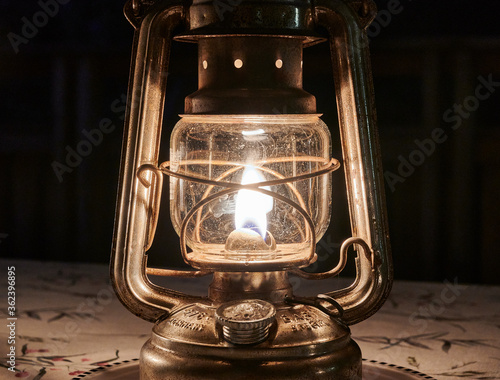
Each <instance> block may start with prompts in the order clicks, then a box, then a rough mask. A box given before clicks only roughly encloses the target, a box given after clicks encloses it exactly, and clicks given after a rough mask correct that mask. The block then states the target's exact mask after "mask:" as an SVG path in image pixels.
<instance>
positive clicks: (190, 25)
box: [111, 0, 392, 380]
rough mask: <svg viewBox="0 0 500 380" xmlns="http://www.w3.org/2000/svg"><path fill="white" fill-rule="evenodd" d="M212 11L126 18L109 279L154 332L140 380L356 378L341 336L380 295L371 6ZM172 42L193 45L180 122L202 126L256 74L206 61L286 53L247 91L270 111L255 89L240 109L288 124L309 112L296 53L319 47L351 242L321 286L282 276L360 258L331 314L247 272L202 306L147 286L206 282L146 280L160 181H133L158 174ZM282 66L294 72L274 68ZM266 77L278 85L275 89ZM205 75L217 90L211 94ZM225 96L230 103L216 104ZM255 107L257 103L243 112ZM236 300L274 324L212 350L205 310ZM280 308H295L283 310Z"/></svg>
mask: <svg viewBox="0 0 500 380" xmlns="http://www.w3.org/2000/svg"><path fill="white" fill-rule="evenodd" d="M217 1H218V0H217ZM217 1H211V0H194V1H193V3H192V4H191V3H189V2H183V1H175V0H174V1H172V0H131V1H129V2H128V3H127V4H126V6H125V13H126V16H127V18H128V19H129V20H130V22H131V23H132V25H134V27H135V28H136V32H135V37H134V47H133V57H134V58H133V63H132V68H131V76H130V83H129V97H128V99H129V101H128V106H127V115H126V128H125V132H124V140H123V141H124V143H123V152H122V164H121V174H120V184H119V195H118V202H117V211H116V221H115V233H114V239H113V251H112V259H111V277H112V282H113V285H114V287H115V290H116V293H117V295H118V297H119V299H120V300H121V301H122V302H123V303H124V305H125V306H126V307H127V308H128V309H129V310H131V311H132V312H133V313H134V314H136V315H138V316H139V317H141V318H143V319H145V320H148V321H151V322H155V327H154V330H153V334H152V337H151V339H150V340H149V341H148V342H147V343H146V344H145V346H144V347H143V350H142V353H141V379H142V380H159V379H175V380H179V379H180V380H184V379H186V380H187V379H192V380H194V379H231V380H232V379H243V378H245V379H250V378H259V379H271V378H272V379H292V380H294V379H297V380H298V379H304V380H305V379H308V380H309V379H341V380H343V379H346V380H347V379H356V380H359V379H361V354H360V351H359V348H358V346H357V345H356V343H355V342H353V341H352V340H351V338H350V332H349V328H348V327H347V326H348V325H351V324H354V323H357V322H360V321H362V320H363V319H365V318H367V317H369V316H370V315H372V314H373V313H375V312H376V311H377V310H378V309H379V308H380V307H381V305H382V304H383V302H384V301H385V299H386V298H387V296H388V293H389V291H390V287H391V284H392V262H391V253H390V245H389V235H388V228H387V218H386V211H385V204H384V199H385V197H384V186H383V177H382V173H383V172H382V166H381V159H380V152H379V143H378V135H377V130H376V125H375V121H376V117H375V108H374V100H373V85H372V78H371V70H370V63H369V56H368V40H367V36H366V33H365V28H366V27H367V25H368V24H369V22H370V21H371V20H372V19H373V17H374V15H375V14H376V12H375V6H374V4H373V2H372V1H371V0H315V1H314V4H313V3H312V2H310V1H308V0H290V1H278V0H248V1H243V2H241V3H240V4H236V5H234V7H233V10H232V11H231V12H226V13H224V17H222V18H221V17H220V12H218V11H217V4H216V3H217ZM219 5H220V3H219ZM175 33H176V36H175V35H174V34H175ZM174 37H177V38H178V39H179V40H185V41H190V42H198V43H199V45H200V50H199V51H200V58H199V65H200V74H201V75H200V84H201V85H200V91H201V92H199V93H198V94H195V95H194V96H191V97H190V98H189V99H188V100H187V102H186V105H187V106H186V110H187V111H188V112H192V113H200V114H205V113H214V112H217V113H235V112H242V110H243V109H244V107H242V106H241V104H237V103H238V102H235V103H234V104H233V106H229V107H230V109H228V110H227V111H226V112H223V111H224V110H223V108H224V107H223V104H224V101H225V100H223V101H221V100H215V101H214V100H213V99H212V100H210V98H213V96H215V95H216V94H217V88H218V87H217V86H219V90H221V88H220V86H222V92H219V94H222V95H223V96H222V97H223V98H224V99H226V100H227V99H228V97H231V96H233V95H234V93H238V94H239V95H241V93H242V92H241V91H242V89H245V88H248V87H251V86H250V85H251V83H252V82H251V81H252V80H253V79H252V78H253V77H255V74H256V73H259V72H260V71H261V70H262V69H263V67H264V66H263V65H264V63H262V64H256V66H255V67H253V68H251V70H250V71H248V72H243V71H242V72H240V73H236V72H235V73H233V74H231V75H230V76H227V77H224V76H223V71H222V70H221V69H217V70H215V71H208V67H210V61H211V60H212V59H217V58H214V56H213V55H212V52H213V51H215V52H217V53H218V55H217V57H229V56H230V53H228V52H227V51H224V49H226V48H228V47H230V48H234V49H236V50H238V49H240V50H239V51H241V52H244V53H245V54H249V53H250V52H251V51H252V50H254V49H256V48H258V46H259V45H262V44H265V43H266V42H268V43H269V44H268V46H267V45H266V47H265V48H263V49H262V52H263V56H266V57H269V58H270V59H271V58H273V59H274V58H275V55H273V54H275V53H276V52H279V51H281V50H280V49H281V47H285V49H284V50H283V52H284V53H283V54H288V55H287V59H286V60H285V59H283V60H282V61H283V62H282V63H283V66H282V68H283V70H282V71H273V72H271V71H269V72H266V73H265V75H264V76H263V77H261V79H258V80H257V79H256V81H257V82H255V83H256V86H255V89H258V88H262V86H267V87H266V88H267V89H269V90H270V92H269V93H270V94H271V95H272V96H270V99H273V100H272V101H269V102H268V104H266V101H264V100H263V99H264V97H263V96H262V94H259V93H258V91H257V92H255V93H254V95H252V96H250V97H247V99H246V100H248V101H249V102H248V104H247V105H248V106H249V107H250V111H249V110H248V109H246V108H245V112H250V113H252V112H253V113H255V114H259V113H272V112H273V108H274V107H276V105H278V106H277V107H276V108H278V110H282V109H283V108H282V107H280V105H282V103H281V104H280V101H281V102H283V101H285V102H288V103H286V104H288V106H289V108H290V113H293V112H296V113H312V112H316V110H315V102H314V97H312V95H309V94H307V93H305V92H303V90H302V89H301V86H302V78H301V70H300V68H299V66H298V65H299V61H300V60H301V56H302V50H301V49H302V47H304V46H308V45H311V44H313V43H317V42H320V41H322V40H328V42H329V44H330V48H331V57H332V62H333V71H334V72H333V75H334V80H335V86H336V87H335V91H336V95H337V108H338V113H339V121H340V135H341V139H342V150H343V159H344V170H345V176H346V185H347V186H346V187H347V194H348V201H349V209H350V216H351V225H352V235H353V238H352V239H353V240H348V241H346V245H345V248H344V249H343V253H342V255H341V259H340V262H339V265H338V266H337V267H336V268H334V269H333V270H331V271H328V272H327V273H325V274H322V275H319V276H314V275H311V276H309V275H305V274H303V273H300V272H297V271H296V269H292V270H293V271H295V272H296V273H297V274H301V275H303V277H311V278H323V277H329V276H331V275H335V274H337V273H338V271H340V270H341V268H342V267H343V266H344V265H345V257H346V253H347V246H348V245H350V244H352V245H353V246H354V247H356V248H362V249H360V250H358V255H357V257H356V264H357V277H356V280H355V282H354V283H353V285H352V286H351V287H349V288H346V289H342V290H340V291H334V292H330V293H328V294H327V295H326V296H325V297H324V300H332V301H334V302H323V303H321V298H319V297H318V298H315V297H311V298H305V299H303V300H302V301H301V303H298V302H297V298H294V297H293V292H292V289H291V286H290V283H289V281H288V277H287V272H286V271H276V272H245V268H244V267H242V268H241V271H240V272H237V271H233V270H232V271H231V272H222V270H220V269H219V270H217V268H216V269H215V273H214V275H213V276H214V278H213V282H212V284H211V286H210V288H209V291H208V297H195V296H191V295H188V294H183V293H179V292H175V291H172V290H169V289H166V288H162V287H159V286H157V285H154V284H153V283H151V281H150V280H149V279H148V274H166V275H169V276H191V277H196V276H200V275H205V274H207V273H206V272H202V271H193V272H186V271H175V270H157V269H152V268H151V269H148V268H147V255H146V250H147V247H148V246H149V245H150V243H151V239H152V237H153V235H154V227H155V222H154V220H156V216H157V214H158V212H159V192H160V190H159V189H161V183H160V182H159V181H161V180H160V179H159V175H158V174H154V173H155V171H154V170H150V171H147V172H146V171H145V172H144V173H142V174H141V175H139V173H138V170H139V168H141V167H144V166H146V165H149V166H151V167H152V168H158V155H159V150H160V137H161V127H162V117H163V107H164V102H165V86H166V78H167V70H168V61H169V53H170V44H171V41H172V40H173V38H174ZM221 41H224V42H223V43H221ZM262 41H265V42H262ZM247 45H248V46H247ZM257 53H259V52H257ZM209 59H210V60H209ZM249 59H250V60H249V61H248V62H251V58H249ZM288 59H289V61H290V62H293V64H292V66H290V67H285V65H286V64H287V61H288ZM205 60H206V61H207V64H208V66H207V68H206V69H205V68H204V67H203V65H204V63H203V62H204V61H205ZM215 62H217V61H215ZM271 63H272V60H271ZM224 64H226V63H224ZM224 64H223V65H224ZM243 64H245V62H243ZM266 65H267V63H266ZM204 70H206V72H205V71H204ZM276 72H278V73H281V74H280V75H282V77H275V76H274V74H273V73H276ZM241 73H244V74H241ZM240 74H241V75H240ZM247 74H248V76H245V75H247ZM238 75H239V77H238ZM215 77H218V80H216V81H215V82H214V78H215ZM238 79H239V80H240V81H241V82H239V84H238ZM228 89H229V90H231V91H235V92H231V91H229V92H227V93H225V94H224V91H228ZM202 90H203V91H202ZM290 94H294V95H293V96H289V95H290ZM282 95H283V96H282ZM280 96H282V97H281V100H280V99H279V98H280ZM253 98H255V99H257V100H255V101H254V103H252V102H251V99H253ZM287 99H288V100H287ZM240 103H241V102H240ZM231 107H232V108H231ZM252 109H253V111H252ZM297 270H298V269H297ZM330 297H331V298H330ZM245 299H259V300H265V301H267V302H270V303H272V304H273V305H274V307H275V308H276V316H275V319H274V321H273V322H272V324H271V326H270V327H269V330H268V333H269V334H268V336H267V338H266V339H265V340H264V341H263V342H261V343H258V344H254V345H242V346H240V345H234V344H231V343H229V342H227V341H226V340H225V339H224V334H223V326H222V325H221V324H220V323H219V322H218V321H217V318H216V316H215V311H216V310H217V308H218V307H220V306H221V305H222V304H223V303H226V302H229V301H232V300H245ZM285 300H288V301H290V300H292V301H294V302H296V303H295V304H288V303H286V302H285ZM290 303H293V302H290Z"/></svg>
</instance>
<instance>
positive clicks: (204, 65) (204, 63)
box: [203, 60, 208, 70]
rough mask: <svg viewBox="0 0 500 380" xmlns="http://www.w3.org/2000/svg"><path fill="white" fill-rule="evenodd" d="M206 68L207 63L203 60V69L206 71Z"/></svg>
mask: <svg viewBox="0 0 500 380" xmlns="http://www.w3.org/2000/svg"><path fill="white" fill-rule="evenodd" d="M207 67H208V62H207V60H204V61H203V68H204V69H205V70H206V69H207Z"/></svg>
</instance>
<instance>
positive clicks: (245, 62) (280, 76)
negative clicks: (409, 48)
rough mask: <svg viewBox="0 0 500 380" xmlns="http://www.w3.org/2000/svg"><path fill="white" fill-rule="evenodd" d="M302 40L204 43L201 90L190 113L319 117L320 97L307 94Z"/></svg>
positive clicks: (201, 48) (215, 40) (190, 104)
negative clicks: (284, 111) (283, 114)
mask: <svg viewBox="0 0 500 380" xmlns="http://www.w3.org/2000/svg"><path fill="white" fill-rule="evenodd" d="M302 40H303V39H302V38H290V37H271V36H223V37H202V38H199V40H198V87H199V89H198V91H196V92H195V93H193V94H191V95H189V96H188V97H186V100H185V112H186V114H216V115H217V114H219V115H221V114H276V113H278V112H282V111H283V110H286V113H289V114H308V113H309V114H310V113H316V99H315V97H314V96H313V95H311V94H309V93H307V92H306V91H304V90H303V89H302ZM256 52H258V54H256ZM236 60H239V61H238V62H239V63H240V65H241V66H240V67H236V64H235V62H236ZM277 62H278V63H277Z"/></svg>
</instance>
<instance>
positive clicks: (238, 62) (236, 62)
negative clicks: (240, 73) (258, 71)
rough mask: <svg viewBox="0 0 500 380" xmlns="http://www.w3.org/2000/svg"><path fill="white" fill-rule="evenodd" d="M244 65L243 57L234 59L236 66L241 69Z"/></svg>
mask: <svg viewBox="0 0 500 380" xmlns="http://www.w3.org/2000/svg"><path fill="white" fill-rule="evenodd" d="M242 66H243V61H242V60H241V59H235V60H234V67H236V68H237V69H241V67H242Z"/></svg>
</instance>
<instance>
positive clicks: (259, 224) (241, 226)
mask: <svg viewBox="0 0 500 380" xmlns="http://www.w3.org/2000/svg"><path fill="white" fill-rule="evenodd" d="M263 181H264V178H263V177H262V176H261V175H260V174H259V173H258V172H257V170H256V169H255V168H253V167H251V166H247V167H246V168H245V170H244V171H243V178H242V179H241V184H242V185H248V184H251V183H258V182H263ZM264 189H266V190H270V189H269V186H265V187H264ZM272 209H273V198H272V197H270V196H269V195H266V194H262V193H259V192H258V191H254V190H246V189H244V190H240V191H238V194H237V195H236V209H235V213H234V223H235V225H236V230H234V231H233V232H231V234H229V237H228V238H227V241H226V250H228V251H233V252H234V251H236V252H254V251H270V250H274V249H276V242H275V241H274V238H273V236H272V235H271V234H270V233H269V232H268V231H267V216H266V214H267V213H268V212H270V211H271V210H272Z"/></svg>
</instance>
